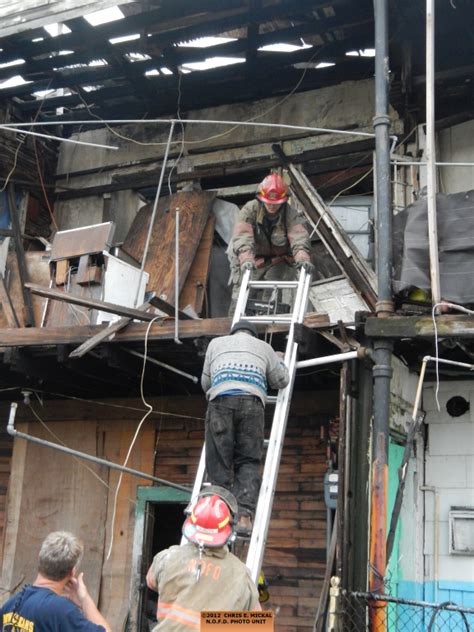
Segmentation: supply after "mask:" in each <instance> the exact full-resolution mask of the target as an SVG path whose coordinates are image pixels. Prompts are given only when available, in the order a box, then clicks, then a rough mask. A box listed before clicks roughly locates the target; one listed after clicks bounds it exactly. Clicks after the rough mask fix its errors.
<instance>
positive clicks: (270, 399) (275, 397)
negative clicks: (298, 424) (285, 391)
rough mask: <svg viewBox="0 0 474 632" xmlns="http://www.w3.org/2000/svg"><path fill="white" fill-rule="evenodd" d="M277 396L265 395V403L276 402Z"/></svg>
mask: <svg viewBox="0 0 474 632" xmlns="http://www.w3.org/2000/svg"><path fill="white" fill-rule="evenodd" d="M277 399H278V397H277V396H276V395H267V399H266V402H267V404H276V401H277Z"/></svg>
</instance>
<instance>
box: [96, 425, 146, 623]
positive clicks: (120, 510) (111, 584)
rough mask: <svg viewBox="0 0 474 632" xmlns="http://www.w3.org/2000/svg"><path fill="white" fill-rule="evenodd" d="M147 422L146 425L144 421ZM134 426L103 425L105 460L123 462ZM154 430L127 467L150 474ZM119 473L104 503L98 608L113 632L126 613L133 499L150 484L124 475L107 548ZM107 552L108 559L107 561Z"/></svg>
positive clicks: (112, 475) (142, 438)
mask: <svg viewBox="0 0 474 632" xmlns="http://www.w3.org/2000/svg"><path fill="white" fill-rule="evenodd" d="M145 423H146V422H145ZM136 427H137V425H136V424H115V423H112V424H110V423H109V424H106V425H102V428H103V429H104V430H105V439H104V452H105V458H107V459H109V460H111V461H114V462H115V463H122V464H123V463H124V461H125V457H126V455H127V452H128V449H129V446H130V444H131V442H132V438H133V435H134V433H135V430H136ZM154 449H155V430H154V427H152V426H151V423H150V425H149V426H148V427H147V428H144V429H142V431H141V433H140V434H139V435H138V439H137V442H136V444H135V447H134V449H133V451H132V453H131V456H130V459H129V461H128V466H129V467H132V468H135V469H137V470H139V471H142V472H146V473H147V474H153V460H154ZM119 477H120V472H119V471H117V470H110V475H109V485H110V490H109V495H108V503H107V527H106V534H107V537H106V542H105V553H104V566H103V574H102V587H101V593H100V603H99V607H100V610H101V612H102V614H103V615H104V616H105V618H106V619H107V620H108V621H109V622H110V624H111V626H112V629H113V630H122V629H123V624H124V620H125V618H126V616H127V612H128V605H129V603H128V601H129V591H130V568H131V563H132V543H133V531H134V523H135V498H136V489H137V486H138V485H149V484H150V481H147V480H145V479H140V478H137V477H135V476H130V475H128V474H124V476H123V477H122V483H121V486H120V490H119V494H118V498H117V508H116V512H115V520H114V522H113V544H112V548H111V549H110V538H111V533H112V518H113V507H114V498H115V492H116V489H117V483H118V480H119ZM109 549H110V551H111V552H110V557H109V559H106V558H107V555H108V551H109Z"/></svg>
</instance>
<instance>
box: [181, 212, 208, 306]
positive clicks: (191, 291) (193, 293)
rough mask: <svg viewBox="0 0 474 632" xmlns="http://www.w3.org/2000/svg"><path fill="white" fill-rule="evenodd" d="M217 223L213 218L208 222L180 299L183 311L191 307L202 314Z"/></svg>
mask: <svg viewBox="0 0 474 632" xmlns="http://www.w3.org/2000/svg"><path fill="white" fill-rule="evenodd" d="M215 223H216V221H215V219H214V217H212V216H211V217H209V219H208V220H207V224H206V227H205V228H204V232H203V235H202V237H201V242H200V244H199V247H198V249H197V252H196V256H195V257H194V261H193V263H192V265H191V269H190V271H189V274H188V277H187V279H186V282H185V284H184V287H183V289H182V291H181V294H180V297H179V305H180V307H181V309H184V308H185V307H186V306H187V305H191V307H192V308H193V309H194V311H195V312H196V314H200V313H201V311H202V308H203V304H204V297H205V295H206V286H207V277H208V275H209V264H210V262H211V250H212V240H213V238H214V226H215Z"/></svg>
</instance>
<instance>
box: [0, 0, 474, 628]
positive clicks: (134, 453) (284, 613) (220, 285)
mask: <svg viewBox="0 0 474 632" xmlns="http://www.w3.org/2000/svg"><path fill="white" fill-rule="evenodd" d="M23 4H24V5H27V4H28V3H23ZM33 4H34V3H31V5H32V6H31V7H28V9H26V7H25V6H23V7H21V11H20V12H19V14H18V15H17V14H16V13H15V7H13V6H12V7H9V8H8V9H6V10H5V14H4V15H2V19H3V25H2V27H1V29H0V48H1V49H2V50H1V52H0V82H2V83H0V108H1V120H2V124H1V125H0V134H1V136H2V147H1V149H0V152H1V153H0V155H1V166H0V169H1V171H0V178H1V181H2V189H3V190H2V192H1V193H0V203H1V207H0V240H1V241H0V272H1V279H0V281H1V283H0V294H1V296H2V301H1V310H0V355H1V365H0V376H1V378H0V379H1V388H0V391H1V396H2V402H1V404H0V408H1V411H2V418H3V419H4V425H3V427H2V435H1V440H2V453H1V459H2V471H1V478H2V481H1V484H0V498H1V515H2V521H1V523H0V524H1V528H2V560H1V563H2V566H1V568H2V575H1V582H0V586H1V588H2V590H3V591H4V593H5V596H8V595H10V594H11V593H13V592H14V591H15V590H16V589H17V588H18V587H19V586H20V585H22V584H23V583H24V582H28V581H30V580H31V578H32V576H33V574H34V571H35V560H34V556H33V551H35V550H37V548H38V546H39V544H40V543H41V541H42V539H43V538H44V536H45V535H46V534H47V533H48V532H50V531H52V530H55V529H67V530H71V531H74V532H75V533H77V534H78V535H80V536H81V538H82V539H83V540H84V541H85V542H86V544H87V552H86V556H85V559H84V562H83V567H84V570H85V574H86V576H87V579H88V585H89V588H90V591H91V594H92V595H93V596H94V598H95V600H96V601H97V603H99V605H100V609H101V611H102V612H103V613H104V615H105V616H106V617H107V618H108V619H109V620H110V621H111V623H112V626H113V627H114V628H117V629H125V628H126V626H127V625H128V629H129V630H146V629H148V627H147V626H148V621H151V620H152V619H153V613H154V610H155V608H156V606H155V605H154V602H153V595H152V593H151V592H150V591H148V589H147V588H146V587H145V586H144V575H145V573H146V569H147V567H148V565H149V563H150V561H151V559H152V557H153V555H154V554H155V553H156V552H157V551H159V550H161V549H164V548H166V547H167V546H169V545H170V544H173V543H177V542H179V539H180V528H181V524H182V520H183V511H184V508H185V507H186V505H187V504H188V502H189V499H190V495H191V490H192V485H193V481H194V479H195V476H196V471H197V468H198V463H199V458H200V454H201V449H202V445H203V440H204V414H205V407H206V402H205V398H204V396H203V394H202V392H201V389H200V386H199V377H200V372H201V369H202V363H203V358H204V354H205V350H206V347H207V344H208V342H209V340H210V339H211V338H213V337H215V336H219V335H222V334H225V333H227V332H228V330H229V327H230V324H231V319H230V318H229V317H228V315H227V312H228V306H229V302H230V289H231V288H230V286H229V283H228V280H229V267H228V261H227V255H226V249H227V246H228V243H229V240H230V236H231V234H232V229H233V224H234V222H235V217H236V212H237V210H238V208H239V207H240V206H241V205H242V204H243V203H245V202H246V201H248V200H249V199H251V198H252V197H253V196H254V194H255V190H256V187H257V184H258V183H259V182H260V180H261V179H262V178H263V177H264V176H265V175H266V174H267V173H268V172H269V170H271V169H278V170H280V171H281V172H282V173H284V174H285V177H287V178H288V181H289V182H290V186H291V192H292V201H293V202H294V204H295V205H296V206H297V207H298V209H299V210H300V212H301V213H302V214H303V215H304V216H305V219H306V222H307V225H308V230H309V232H310V234H311V239H312V260H313V263H314V264H315V267H316V272H315V274H314V276H313V279H312V285H311V290H310V293H309V301H308V306H307V311H306V314H305V319H304V321H303V322H302V323H299V324H298V326H297V327H296V328H295V340H296V342H297V344H298V354H299V355H298V358H299V359H300V360H313V359H317V360H318V362H314V363H313V364H310V365H309V366H308V367H307V368H301V369H299V370H298V371H297V372H296V378H295V385H294V389H293V394H292V400H291V407H290V410H289V416H288V423H287V427H286V432H285V437H284V442H283V451H282V458H281V463H280V467H279V472H278V482H277V486H276V490H275V498H274V501H273V510H272V513H271V520H270V523H269V531H268V539H267V542H266V547H265V553H264V559H263V571H264V574H265V581H266V583H267V584H268V592H269V599H268V601H266V602H265V603H264V604H263V607H264V609H265V608H266V609H271V610H273V611H274V613H275V625H276V629H278V630H286V631H289V632H291V631H295V632H296V631H303V630H309V629H313V628H314V629H316V630H322V629H324V626H326V627H327V628H328V629H347V630H361V629H371V630H397V629H413V630H418V629H419V630H421V629H425V627H423V626H425V625H427V623H428V622H429V621H430V619H431V618H432V617H438V618H439V619H438V620H439V621H440V622H442V623H443V624H444V625H445V628H443V629H456V627H455V626H456V625H459V626H461V623H460V621H461V620H462V619H461V617H464V618H468V620H469V621H470V622H473V612H472V608H473V607H474V579H473V577H472V560H471V557H472V555H473V554H474V545H473V542H474V536H473V533H474V531H473V529H474V497H473V495H474V491H473V490H474V482H473V480H472V472H473V466H472V464H473V450H474V448H473V445H474V442H473V436H472V433H473V427H474V426H473V416H472V415H473V412H472V410H471V398H472V395H471V394H472V392H473V387H472V383H473V382H472V372H471V371H472V368H473V360H472V357H473V348H472V343H471V339H472V336H473V331H474V329H473V312H472V311H471V308H472V304H473V303H474V288H473V287H472V274H471V270H472V257H473V255H472V243H473V240H472V235H473V231H472V221H473V220H472V207H473V204H472V199H473V193H472V189H473V180H474V179H473V166H472V165H473V149H472V146H471V145H472V143H470V138H471V137H472V133H473V129H474V122H473V118H472V82H471V77H470V73H471V72H472V68H471V66H469V60H470V58H471V57H470V55H469V54H470V53H471V55H472V48H471V49H470V46H471V44H470V40H469V38H468V37H467V35H466V33H465V31H466V29H467V28H468V24H469V19H470V18H472V9H471V8H470V7H469V3H468V2H467V1H462V0H457V2H456V3H455V6H453V5H452V4H451V5H449V3H448V6H443V7H440V9H439V12H440V15H439V16H437V22H436V24H437V25H438V27H437V28H438V30H437V31H436V38H435V42H436V51H437V57H436V59H437V60H439V62H438V61H437V62H436V65H435V66H434V68H428V69H427V70H425V63H424V34H425V20H424V15H423V11H421V10H420V8H419V7H413V6H412V3H410V2H408V0H407V1H406V2H405V1H404V2H396V3H395V2H393V3H391V2H382V1H381V2H376V3H375V8H376V11H375V14H374V10H373V6H372V3H369V2H357V3H356V2H353V1H352V0H347V1H345V2H339V1H335V0H332V1H328V2H320V1H319V0H318V1H312V2H288V1H286V0H272V1H268V2H258V1H257V2H245V1H244V0H238V1H237V0H236V1H232V2H226V3H225V7H222V3H220V2H214V1H212V0H200V2H199V3H196V2H192V1H188V0H182V1H179V2H176V1H175V2H174V3H168V2H157V3H154V2H133V1H132V2H124V3H120V4H119V5H118V6H116V3H112V2H107V1H104V2H100V3H97V2H96V3H89V2H84V3H81V4H79V5H78V4H77V3H76V4H74V5H72V4H71V3H69V2H61V1H57V2H53V3H49V5H48V6H46V5H45V6H41V7H38V6H36V5H35V6H33ZM99 5H100V7H99ZM98 9H100V11H99V12H98V13H96V12H97V10H98ZM110 9H113V10H115V11H119V13H118V14H115V18H114V19H112V20H111V19H110V17H109V18H108V19H105V18H102V19H104V20H105V21H103V22H101V19H100V17H97V16H99V14H101V12H105V11H106V10H110ZM2 11H3V9H2ZM388 12H390V22H389V24H390V26H389V29H388V32H387V20H388ZM102 15H105V14H104V13H102ZM93 16H96V17H95V18H94V17H93ZM53 23H54V24H56V26H55V30H53V32H51V31H52V29H51V28H50V29H49V30H46V28H45V27H50V26H51V25H52V24H53ZM374 29H375V33H376V34H377V35H378V40H377V37H376V38H375V39H374ZM387 33H389V34H391V35H392V37H391V39H390V40H389V39H388V37H387ZM201 38H203V39H201ZM206 38H207V40H208V41H206ZM210 38H214V39H213V40H211V39H210ZM376 40H377V43H376V44H374V42H376ZM278 45H280V46H279V47H278ZM282 45H284V46H282ZM388 49H389V52H390V76H389V73H388V67H387V65H386V64H384V59H385V58H386V52H387V50H388ZM210 60H211V61H210ZM374 70H375V79H374V77H373V75H374ZM433 72H434V81H435V90H434V91H433V90H432V86H430V84H429V79H430V73H431V75H432V74H433ZM18 77H20V78H21V79H20V80H18V79H17V80H16V81H15V78H18ZM432 79H433V77H432ZM425 93H426V95H427V96H426V102H425ZM430 94H431V101H430V99H429V96H430ZM430 103H431V104H432V105H433V104H435V105H436V107H435V109H434V110H435V116H434V115H430V109H429V107H427V104H428V105H429V104H430ZM432 114H433V113H432ZM374 116H375V121H374ZM430 116H431V118H430ZM374 123H375V128H376V129H375V133H374ZM35 134H38V135H35ZM434 138H435V140H436V143H435V145H434V144H433V139H434ZM434 148H436V151H435V152H434V151H433V150H434ZM436 163H439V164H438V166H437V164H436ZM430 168H431V169H434V173H435V180H436V174H437V179H438V185H437V190H438V191H439V194H438V195H437V196H435V195H434V194H433V191H435V192H436V186H435V185H434V183H433V179H432V177H431V179H430ZM433 203H434V204H435V210H437V212H436V213H435V215H434V217H435V222H434V225H433V214H432V213H431V210H432V208H433ZM430 213H431V215H430ZM436 220H437V221H436ZM392 224H393V238H392V230H391V227H392ZM433 230H434V235H435V237H434V240H433V237H432V236H433ZM433 243H434V249H433ZM392 249H393V252H392ZM438 249H439V254H438V252H437V250H438ZM283 302H284V303H285V302H288V303H291V299H289V300H286V299H284V300H283ZM439 303H443V304H444V305H439V306H438V304H439ZM447 304H448V305H447ZM287 334H288V327H287V326H285V325H282V324H278V323H272V324H265V325H264V326H263V325H262V327H261V335H262V336H265V339H266V340H267V341H270V342H271V344H272V345H273V346H274V348H276V349H280V350H282V349H284V348H285V345H286V336H287ZM345 354H348V355H345ZM12 401H13V402H18V410H17V412H16V417H15V419H14V421H13V422H12V423H11V424H10V433H8V432H7V421H8V419H9V415H10V403H11V402H12ZM266 414H267V430H268V432H270V428H271V425H272V408H271V406H268V407H267V413H266ZM15 433H16V438H15V439H14V440H13V437H12V434H13V435H14V434H15ZM51 443H52V444H55V446H56V447H57V448H58V449H57V450H56V451H53V450H54V448H53V447H51V445H47V444H51ZM64 448H66V449H68V450H70V451H72V452H69V453H68V452H67V451H65V450H64ZM84 455H88V456H89V457H92V461H91V460H85V459H84V458H83V457H84ZM94 459H95V460H94ZM111 464H112V465H114V466H115V465H117V466H119V467H118V468H115V467H111ZM121 466H125V467H126V468H129V469H132V470H134V472H130V471H128V472H127V471H123V470H122V471H121V470H120V467H121ZM140 474H141V476H140ZM167 483H171V485H169V484H167ZM242 554H244V552H243V553H242ZM155 599H156V596H155ZM445 602H452V604H454V605H451V606H446V605H445V606H443V607H441V606H440V604H443V603H445ZM469 609H471V610H469ZM331 626H332V627H331ZM409 626H411V627H409ZM448 626H451V627H448ZM459 629H462V628H461V627H459Z"/></svg>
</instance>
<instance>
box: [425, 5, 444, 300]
mask: <svg viewBox="0 0 474 632" xmlns="http://www.w3.org/2000/svg"><path fill="white" fill-rule="evenodd" d="M434 69H435V0H426V185H427V191H428V193H427V203H428V245H429V251H430V277H431V297H432V301H433V305H436V304H437V303H439V302H440V300H441V288H440V281H439V256H438V226H437V217H436V192H437V186H436V145H435V142H436V139H435V102H434V80H435V77H434Z"/></svg>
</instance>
